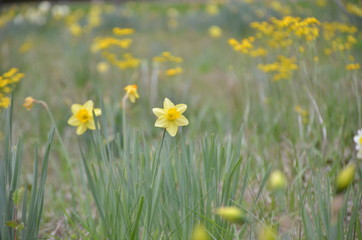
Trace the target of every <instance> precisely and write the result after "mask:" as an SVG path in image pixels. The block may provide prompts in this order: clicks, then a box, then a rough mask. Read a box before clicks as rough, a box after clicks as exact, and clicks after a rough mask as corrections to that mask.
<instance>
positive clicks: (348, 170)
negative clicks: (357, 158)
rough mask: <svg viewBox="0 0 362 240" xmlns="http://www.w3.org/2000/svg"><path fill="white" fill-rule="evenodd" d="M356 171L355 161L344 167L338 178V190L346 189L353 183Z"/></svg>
mask: <svg viewBox="0 0 362 240" xmlns="http://www.w3.org/2000/svg"><path fill="white" fill-rule="evenodd" d="M355 171H356V164H354V163H350V164H348V165H347V166H346V167H345V168H344V169H342V171H341V172H340V173H339V174H338V176H337V180H336V188H337V192H342V191H344V190H345V189H346V188H347V187H348V186H349V185H351V184H352V182H353V177H354V173H355Z"/></svg>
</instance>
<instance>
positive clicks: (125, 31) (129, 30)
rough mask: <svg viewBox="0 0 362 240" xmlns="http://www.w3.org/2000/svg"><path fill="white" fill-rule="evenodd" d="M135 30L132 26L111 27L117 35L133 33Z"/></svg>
mask: <svg viewBox="0 0 362 240" xmlns="http://www.w3.org/2000/svg"><path fill="white" fill-rule="evenodd" d="M134 32H135V31H134V29H133V28H118V27H115V28H113V34H115V35H118V36H124V35H130V34H133V33H134Z"/></svg>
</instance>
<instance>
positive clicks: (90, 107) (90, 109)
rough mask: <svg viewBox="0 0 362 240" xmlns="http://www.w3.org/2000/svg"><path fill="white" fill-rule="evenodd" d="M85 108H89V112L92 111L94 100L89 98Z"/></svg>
mask: <svg viewBox="0 0 362 240" xmlns="http://www.w3.org/2000/svg"><path fill="white" fill-rule="evenodd" d="M83 108H85V109H87V110H88V112H92V110H93V108H94V103H93V101H92V100H88V101H86V102H85V103H84V105H83Z"/></svg>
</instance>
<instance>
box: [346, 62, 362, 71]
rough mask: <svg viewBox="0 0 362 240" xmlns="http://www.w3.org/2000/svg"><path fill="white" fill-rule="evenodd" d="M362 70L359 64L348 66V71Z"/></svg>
mask: <svg viewBox="0 0 362 240" xmlns="http://www.w3.org/2000/svg"><path fill="white" fill-rule="evenodd" d="M360 68H361V65H360V64H359V63H350V64H347V65H346V70H358V69H360Z"/></svg>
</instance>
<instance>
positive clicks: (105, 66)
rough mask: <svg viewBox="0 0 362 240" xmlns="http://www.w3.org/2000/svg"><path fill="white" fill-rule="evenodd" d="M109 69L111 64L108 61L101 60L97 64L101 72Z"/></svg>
mask: <svg viewBox="0 0 362 240" xmlns="http://www.w3.org/2000/svg"><path fill="white" fill-rule="evenodd" d="M108 70H109V65H108V63H106V62H100V63H98V64H97V71H98V72H99V73H106V72H108Z"/></svg>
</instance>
